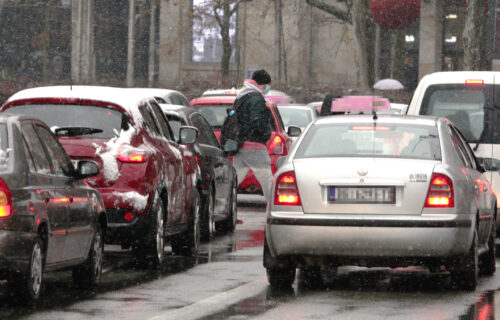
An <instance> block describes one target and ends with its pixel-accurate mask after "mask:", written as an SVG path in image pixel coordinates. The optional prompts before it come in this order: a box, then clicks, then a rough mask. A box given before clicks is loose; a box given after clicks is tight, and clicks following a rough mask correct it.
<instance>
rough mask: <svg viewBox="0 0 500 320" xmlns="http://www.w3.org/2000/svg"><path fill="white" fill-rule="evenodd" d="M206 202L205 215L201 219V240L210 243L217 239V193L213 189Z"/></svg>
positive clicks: (210, 189)
mask: <svg viewBox="0 0 500 320" xmlns="http://www.w3.org/2000/svg"><path fill="white" fill-rule="evenodd" d="M205 200H206V201H205V203H204V204H203V214H202V219H201V221H202V225H201V239H202V240H203V241H210V240H212V239H213V238H214V237H215V220H214V207H215V192H214V190H213V188H212V187H210V188H209V190H208V195H207V198H206V199H205Z"/></svg>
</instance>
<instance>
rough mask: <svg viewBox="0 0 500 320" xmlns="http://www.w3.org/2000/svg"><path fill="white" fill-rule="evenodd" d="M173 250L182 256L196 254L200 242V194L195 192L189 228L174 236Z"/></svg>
mask: <svg viewBox="0 0 500 320" xmlns="http://www.w3.org/2000/svg"><path fill="white" fill-rule="evenodd" d="M171 244H172V251H173V252H174V253H175V254H177V255H181V256H187V257H189V256H196V255H197V254H198V247H199V244H200V194H199V192H198V190H195V191H194V193H193V198H192V200H191V209H190V214H189V222H188V228H187V230H186V231H184V232H183V233H181V234H179V235H176V236H174V237H173V238H172V243H171Z"/></svg>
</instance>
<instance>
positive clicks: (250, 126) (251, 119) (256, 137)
mask: <svg viewBox="0 0 500 320" xmlns="http://www.w3.org/2000/svg"><path fill="white" fill-rule="evenodd" d="M245 84H246V83H245ZM247 91H248V92H246V93H243V94H242V95H238V98H237V100H238V99H242V98H244V97H245V95H246V94H248V93H249V92H252V91H253V90H247ZM235 104H236V101H235ZM236 112H237V115H238V125H239V128H240V139H242V140H243V141H251V142H258V143H262V144H266V143H267V140H269V138H271V132H272V127H271V121H272V114H271V111H269V109H268V108H267V107H266V100H265V99H264V97H263V96H262V94H259V95H255V96H251V97H249V98H248V99H246V101H244V102H243V104H242V105H240V106H239V107H238V110H237V111H236Z"/></svg>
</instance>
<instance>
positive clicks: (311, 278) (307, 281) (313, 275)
mask: <svg viewBox="0 0 500 320" xmlns="http://www.w3.org/2000/svg"><path fill="white" fill-rule="evenodd" d="M302 280H303V285H304V287H305V288H308V289H319V288H322V287H323V275H322V272H321V268H320V267H317V266H314V267H307V268H305V269H304V270H302Z"/></svg>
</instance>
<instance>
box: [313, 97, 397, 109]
mask: <svg viewBox="0 0 500 320" xmlns="http://www.w3.org/2000/svg"><path fill="white" fill-rule="evenodd" d="M318 109H321V107H319V108H318ZM390 109H391V103H390V101H389V99H387V98H383V97H378V96H347V97H343V98H339V99H335V100H334V101H333V102H332V109H331V111H332V112H372V111H388V110H390Z"/></svg>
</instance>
